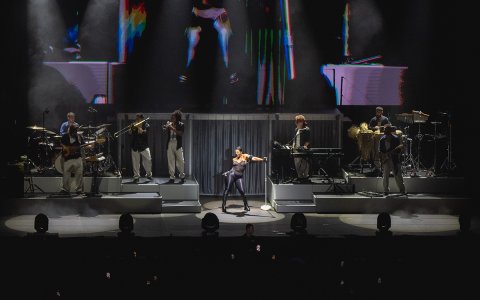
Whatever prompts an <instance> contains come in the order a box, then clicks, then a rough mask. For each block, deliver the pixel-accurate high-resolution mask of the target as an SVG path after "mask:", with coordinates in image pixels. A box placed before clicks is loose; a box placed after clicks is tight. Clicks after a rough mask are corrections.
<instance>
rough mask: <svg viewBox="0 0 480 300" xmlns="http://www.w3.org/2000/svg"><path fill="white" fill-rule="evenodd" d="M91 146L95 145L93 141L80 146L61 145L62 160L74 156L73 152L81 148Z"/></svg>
mask: <svg viewBox="0 0 480 300" xmlns="http://www.w3.org/2000/svg"><path fill="white" fill-rule="evenodd" d="M93 144H95V141H91V142H87V143H85V144H82V145H80V146H67V145H62V156H63V158H67V157H69V156H70V155H72V154H74V153H75V152H77V151H79V150H80V149H81V148H83V147H87V146H91V145H93Z"/></svg>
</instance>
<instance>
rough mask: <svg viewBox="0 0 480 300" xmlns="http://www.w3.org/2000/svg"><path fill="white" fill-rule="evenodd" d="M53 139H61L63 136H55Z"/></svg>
mask: <svg viewBox="0 0 480 300" xmlns="http://www.w3.org/2000/svg"><path fill="white" fill-rule="evenodd" d="M52 138H54V139H61V138H62V136H61V135H54V136H52Z"/></svg>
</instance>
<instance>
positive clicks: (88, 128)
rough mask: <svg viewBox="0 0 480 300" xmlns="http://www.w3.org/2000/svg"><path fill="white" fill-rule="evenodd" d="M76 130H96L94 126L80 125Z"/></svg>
mask: <svg viewBox="0 0 480 300" xmlns="http://www.w3.org/2000/svg"><path fill="white" fill-rule="evenodd" d="M78 129H84V130H90V129H98V128H97V127H96V126H90V125H80V127H78Z"/></svg>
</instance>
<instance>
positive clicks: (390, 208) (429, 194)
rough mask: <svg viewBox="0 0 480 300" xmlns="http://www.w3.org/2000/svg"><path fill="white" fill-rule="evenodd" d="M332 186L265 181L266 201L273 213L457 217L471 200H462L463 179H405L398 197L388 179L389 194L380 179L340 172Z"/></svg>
mask: <svg viewBox="0 0 480 300" xmlns="http://www.w3.org/2000/svg"><path fill="white" fill-rule="evenodd" d="M343 174H344V178H338V179H334V180H333V182H328V180H325V179H320V178H312V180H311V182H310V183H306V184H294V183H281V182H279V183H276V182H275V181H274V180H272V178H270V177H269V178H268V181H267V184H268V186H267V188H268V198H269V201H270V203H271V205H272V206H273V207H274V209H275V210H276V211H277V212H303V213H307V212H308V213H314V212H316V213H354V214H357V213H358V214H360V213H381V212H390V213H393V212H396V211H409V212H424V213H427V212H428V213H434V214H438V213H440V214H441V213H458V212H460V211H462V210H463V209H468V208H469V207H470V206H471V205H472V202H471V199H470V198H469V197H466V196H464V195H465V194H466V188H465V186H464V185H465V183H464V180H463V178H456V177H405V178H404V182H405V186H406V190H407V193H408V194H407V195H400V194H398V188H397V187H396V185H395V184H394V179H393V178H391V181H392V184H391V193H390V194H389V195H388V196H384V195H383V186H382V180H383V179H382V178H381V177H365V176H359V175H358V174H353V173H347V172H343Z"/></svg>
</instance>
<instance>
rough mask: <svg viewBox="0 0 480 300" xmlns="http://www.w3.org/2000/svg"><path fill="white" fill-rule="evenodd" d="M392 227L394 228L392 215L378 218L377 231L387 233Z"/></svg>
mask: <svg viewBox="0 0 480 300" xmlns="http://www.w3.org/2000/svg"><path fill="white" fill-rule="evenodd" d="M390 227H392V219H391V218H390V215H389V214H388V213H386V212H383V213H381V214H379V215H378V217H377V229H378V230H379V231H380V232H387V231H389V230H390Z"/></svg>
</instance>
